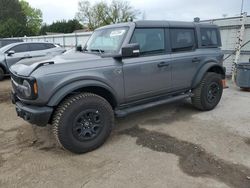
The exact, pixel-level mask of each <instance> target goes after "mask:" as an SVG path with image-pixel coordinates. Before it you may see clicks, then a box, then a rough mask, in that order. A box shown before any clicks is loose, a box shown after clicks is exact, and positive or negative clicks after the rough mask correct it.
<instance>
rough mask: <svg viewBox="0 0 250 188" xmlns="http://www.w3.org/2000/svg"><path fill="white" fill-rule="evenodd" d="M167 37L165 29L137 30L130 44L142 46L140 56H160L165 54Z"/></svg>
mask: <svg viewBox="0 0 250 188" xmlns="http://www.w3.org/2000/svg"><path fill="white" fill-rule="evenodd" d="M164 38H165V36H164V29H163V28H155V29H147V28H146V29H145V28H137V29H135V31H134V33H133V36H132V39H131V41H130V43H138V44H139V45H140V54H142V55H143V54H144V55H146V54H150V55H151V54H158V53H164V52H165V39H164Z"/></svg>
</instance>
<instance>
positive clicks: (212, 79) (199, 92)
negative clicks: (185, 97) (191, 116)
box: [192, 72, 223, 111]
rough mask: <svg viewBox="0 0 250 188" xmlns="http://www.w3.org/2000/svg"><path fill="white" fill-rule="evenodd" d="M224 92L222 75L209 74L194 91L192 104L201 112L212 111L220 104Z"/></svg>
mask: <svg viewBox="0 0 250 188" xmlns="http://www.w3.org/2000/svg"><path fill="white" fill-rule="evenodd" d="M222 92H223V85H222V78H221V75H219V74H216V73H213V72H208V73H206V75H205V76H204V78H203V79H202V81H201V83H200V84H199V85H198V87H197V88H195V89H194V90H193V94H194V96H193V97H192V104H193V105H194V107H196V108H197V109H199V110H203V111H206V110H212V109H214V108H215V107H216V106H217V104H218V103H219V102H220V99H221V96H222Z"/></svg>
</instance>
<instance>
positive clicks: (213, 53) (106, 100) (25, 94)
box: [10, 21, 225, 153]
mask: <svg viewBox="0 0 250 188" xmlns="http://www.w3.org/2000/svg"><path fill="white" fill-rule="evenodd" d="M220 46H221V38H220V32H219V29H218V27H217V26H216V25H213V24H204V23H195V22H176V21H136V22H128V23H120V24H114V25H108V26H104V27H101V28H98V29H96V30H95V31H94V32H93V34H92V36H91V37H90V38H89V40H88V42H87V43H86V45H85V46H84V47H82V48H78V50H77V51H75V52H72V53H66V54H62V55H59V56H56V57H54V58H52V59H49V60H44V61H39V62H35V63H25V62H22V63H17V64H15V65H13V66H11V68H10V71H11V77H12V78H11V79H12V85H13V92H12V101H13V103H14V104H15V105H16V111H17V115H18V116H20V117H21V118H23V119H24V120H26V121H28V122H30V123H31V124H35V125H38V126H46V125H47V124H52V129H53V130H52V131H53V133H54V135H55V137H56V139H57V141H58V143H59V144H60V145H61V146H62V147H63V148H65V149H67V150H69V151H71V152H74V153H85V152H88V151H91V150H94V149H96V148H98V147H99V146H101V145H102V144H103V143H104V142H105V140H106V139H107V138H108V136H109V134H110V132H111V130H112V127H113V126H114V118H115V117H125V116H126V115H128V114H130V113H134V112H138V111H141V110H144V109H147V108H150V107H154V106H157V105H161V104H166V103H169V102H173V101H177V100H181V99H186V98H191V101H192V104H193V106H194V107H196V108H197V109H199V110H202V111H208V110H212V109H213V108H215V107H216V105H217V104H218V103H219V101H220V99H221V96H222V92H223V85H222V80H223V79H224V78H225V68H224V67H223V65H222V61H223V53H222V51H221V49H220Z"/></svg>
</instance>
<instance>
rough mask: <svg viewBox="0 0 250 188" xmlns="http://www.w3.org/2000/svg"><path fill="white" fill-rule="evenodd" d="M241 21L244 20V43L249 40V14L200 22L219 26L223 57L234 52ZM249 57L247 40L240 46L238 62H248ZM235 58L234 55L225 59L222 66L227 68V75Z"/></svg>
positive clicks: (249, 49) (229, 73) (249, 45)
mask: <svg viewBox="0 0 250 188" xmlns="http://www.w3.org/2000/svg"><path fill="white" fill-rule="evenodd" d="M242 21H244V27H245V29H244V31H243V41H242V44H243V45H244V44H245V43H247V42H248V41H250V16H246V17H245V19H244V20H243V17H241V16H238V17H228V18H219V19H211V20H203V21H201V22H208V23H213V24H216V25H218V26H219V27H220V31H221V40H222V50H223V51H224V53H225V56H224V58H225V57H227V56H228V55H229V54H232V53H234V52H235V49H236V44H237V42H238V41H239V38H238V36H239V35H240V30H241V27H242ZM249 59H250V42H248V43H247V44H246V45H245V46H243V47H242V48H241V53H240V56H239V60H238V62H248V61H249ZM234 60H235V53H234V55H232V56H230V57H229V58H228V59H226V60H225V62H224V66H225V67H226V68H227V75H231V73H232V63H233V62H234Z"/></svg>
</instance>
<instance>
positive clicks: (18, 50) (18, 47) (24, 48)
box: [8, 44, 29, 53]
mask: <svg viewBox="0 0 250 188" xmlns="http://www.w3.org/2000/svg"><path fill="white" fill-rule="evenodd" d="M11 50H13V51H15V53H21V52H27V51H29V46H28V45H27V44H19V45H16V46H14V47H12V48H11V49H9V50H8V51H11Z"/></svg>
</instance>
